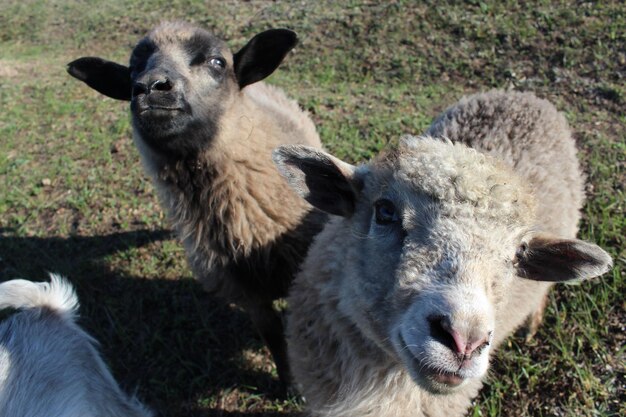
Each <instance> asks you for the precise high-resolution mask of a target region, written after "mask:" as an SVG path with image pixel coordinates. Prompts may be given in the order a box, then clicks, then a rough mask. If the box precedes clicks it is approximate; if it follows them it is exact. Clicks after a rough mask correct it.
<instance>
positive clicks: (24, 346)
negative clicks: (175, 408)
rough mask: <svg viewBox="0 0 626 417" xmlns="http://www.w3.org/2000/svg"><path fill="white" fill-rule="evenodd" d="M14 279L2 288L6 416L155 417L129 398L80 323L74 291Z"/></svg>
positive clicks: (1, 383)
mask: <svg viewBox="0 0 626 417" xmlns="http://www.w3.org/2000/svg"><path fill="white" fill-rule="evenodd" d="M50 278H51V280H50V283H45V282H41V283H34V282H30V281H25V280H13V281H8V282H4V283H2V284H0V308H8V307H11V308H16V309H20V310H21V311H19V312H17V313H14V314H13V315H11V316H10V317H9V318H8V319H6V320H4V321H3V322H2V323H0V417H42V416H45V417H150V416H152V413H151V412H149V411H148V410H147V409H146V408H145V407H144V406H143V405H142V404H141V403H139V401H138V400H137V399H135V398H133V397H129V396H127V395H126V394H124V393H123V392H122V391H121V390H120V388H119V386H118V385H117V383H116V382H115V380H114V379H113V376H112V375H111V373H110V372H109V370H108V369H107V367H106V365H105V364H104V362H103V361H102V358H101V357H100V354H99V352H98V350H97V348H96V345H97V343H96V341H95V340H94V339H93V338H92V337H91V336H89V335H88V334H87V333H85V331H83V330H82V329H81V328H80V327H79V326H78V325H77V324H76V322H75V316H76V311H77V309H78V299H77V297H76V294H75V293H74V290H73V288H72V286H71V285H70V284H69V283H68V282H67V281H66V280H64V279H62V278H60V277H58V276H55V275H51V276H50Z"/></svg>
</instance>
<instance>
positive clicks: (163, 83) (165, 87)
mask: <svg viewBox="0 0 626 417" xmlns="http://www.w3.org/2000/svg"><path fill="white" fill-rule="evenodd" d="M171 89H172V83H171V82H170V80H168V79H167V78H165V79H160V80H156V81H154V82H153V83H152V84H150V90H151V91H152V90H157V91H170V90H171Z"/></svg>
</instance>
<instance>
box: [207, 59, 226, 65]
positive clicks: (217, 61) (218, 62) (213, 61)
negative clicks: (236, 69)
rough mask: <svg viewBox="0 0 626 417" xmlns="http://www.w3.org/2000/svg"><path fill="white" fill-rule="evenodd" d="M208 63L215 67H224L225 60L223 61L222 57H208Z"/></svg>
mask: <svg viewBox="0 0 626 417" xmlns="http://www.w3.org/2000/svg"><path fill="white" fill-rule="evenodd" d="M209 65H211V66H212V67H216V68H224V67H226V61H224V59H222V58H218V57H213V58H211V59H209Z"/></svg>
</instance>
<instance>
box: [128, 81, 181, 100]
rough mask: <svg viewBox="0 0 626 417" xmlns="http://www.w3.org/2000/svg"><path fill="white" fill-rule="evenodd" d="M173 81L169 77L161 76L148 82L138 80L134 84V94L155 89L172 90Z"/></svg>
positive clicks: (147, 92)
mask: <svg viewBox="0 0 626 417" xmlns="http://www.w3.org/2000/svg"><path fill="white" fill-rule="evenodd" d="M173 85H174V84H173V83H172V81H170V80H169V78H167V77H159V78H156V79H152V80H148V81H147V82H140V81H137V82H135V83H134V84H133V96H138V95H140V94H150V93H152V92H153V91H170V90H172V88H173Z"/></svg>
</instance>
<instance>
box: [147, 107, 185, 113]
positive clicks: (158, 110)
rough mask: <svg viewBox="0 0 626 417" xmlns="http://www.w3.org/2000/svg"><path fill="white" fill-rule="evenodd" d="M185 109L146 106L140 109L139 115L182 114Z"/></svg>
mask: <svg viewBox="0 0 626 417" xmlns="http://www.w3.org/2000/svg"><path fill="white" fill-rule="evenodd" d="M182 111H184V109H183V108H182V107H168V106H146V107H143V108H140V109H139V114H146V113H171V112H182Z"/></svg>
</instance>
